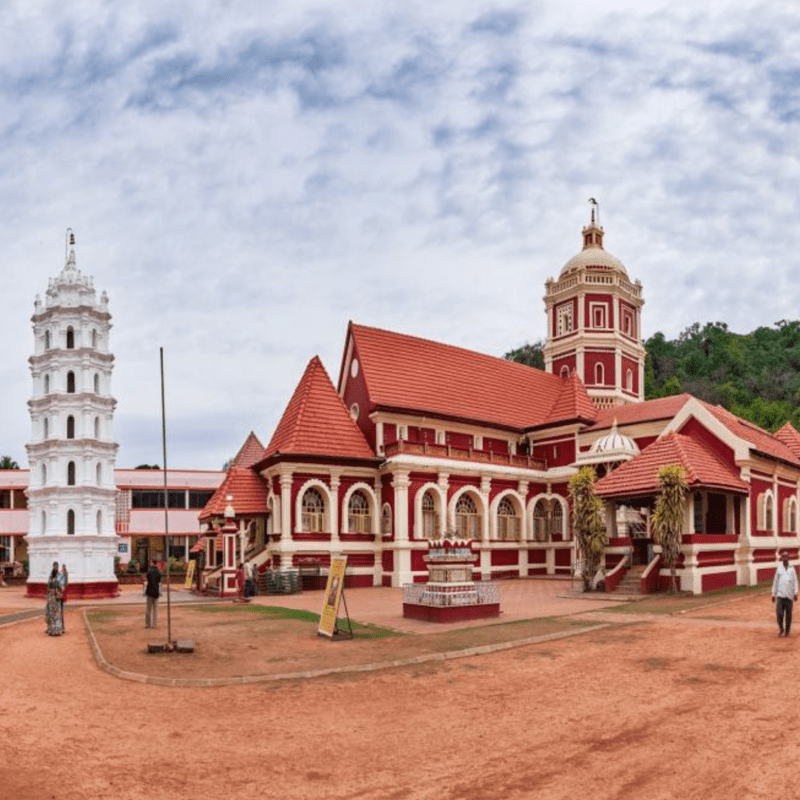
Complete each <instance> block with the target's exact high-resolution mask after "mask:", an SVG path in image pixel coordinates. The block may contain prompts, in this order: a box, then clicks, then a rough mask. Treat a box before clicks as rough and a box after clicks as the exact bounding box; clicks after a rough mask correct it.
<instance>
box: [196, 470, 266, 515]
mask: <svg viewBox="0 0 800 800" xmlns="http://www.w3.org/2000/svg"><path fill="white" fill-rule="evenodd" d="M228 495H232V496H233V500H232V501H231V502H232V503H233V510H234V511H235V512H236V516H237V517H239V516H245V517H246V516H251V515H253V514H266V512H267V483H266V481H265V480H264V479H263V478H262V477H261V476H260V475H258V474H256V473H255V472H253V470H251V469H248V468H246V467H231V468H230V469H229V470H228V472H227V474H226V475H225V480H224V481H222V483H221V484H220V486H219V488H218V489H217V490H216V492H214V494H213V495H212V496H211V499H210V500H209V501H208V502H207V503H206V505H205V508H204V509H203V510H202V511H201V512H200V515H199V519H201V520H206V519H209V518H210V517H221V516H223V515H224V513H225V508H226V506H227V505H228Z"/></svg>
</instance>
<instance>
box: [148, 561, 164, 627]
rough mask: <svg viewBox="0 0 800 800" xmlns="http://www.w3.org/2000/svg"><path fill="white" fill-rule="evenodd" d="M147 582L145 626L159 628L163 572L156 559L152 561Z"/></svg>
mask: <svg viewBox="0 0 800 800" xmlns="http://www.w3.org/2000/svg"><path fill="white" fill-rule="evenodd" d="M145 582H146V586H145V589H144V594H145V599H146V603H147V605H146V607H145V612H144V626H145V628H155V627H157V626H158V598H159V597H160V596H161V571H160V570H159V569H158V566H157V565H156V560H155V559H152V560H151V561H150V566H149V567H148V569H147V575H146V576H145Z"/></svg>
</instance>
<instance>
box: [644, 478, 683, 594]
mask: <svg viewBox="0 0 800 800" xmlns="http://www.w3.org/2000/svg"><path fill="white" fill-rule="evenodd" d="M658 482H659V484H660V485H661V491H660V492H659V495H658V497H657V498H656V506H655V510H654V512H653V533H654V534H655V540H656V543H657V544H660V545H661V557H662V558H663V559H664V564H665V565H666V566H667V567H669V571H670V575H671V576H672V594H675V593H676V592H677V590H678V587H677V580H676V578H675V566H676V564H677V563H678V559H679V558H680V555H681V534H682V533H683V518H684V510H685V506H686V492H687V490H688V486H687V485H686V473H685V472H684V471H683V467H681V466H680V465H677V464H676V465H667V466H664V467H661V469H660V470H659V471H658Z"/></svg>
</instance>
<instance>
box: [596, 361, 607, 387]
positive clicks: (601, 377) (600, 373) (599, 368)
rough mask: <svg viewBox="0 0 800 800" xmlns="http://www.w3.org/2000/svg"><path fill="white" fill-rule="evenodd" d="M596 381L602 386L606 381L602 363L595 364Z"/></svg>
mask: <svg viewBox="0 0 800 800" xmlns="http://www.w3.org/2000/svg"><path fill="white" fill-rule="evenodd" d="M594 382H595V383H596V384H597V385H598V386H602V385H603V384H604V383H605V382H606V376H605V370H604V369H603V365H602V364H595V365H594Z"/></svg>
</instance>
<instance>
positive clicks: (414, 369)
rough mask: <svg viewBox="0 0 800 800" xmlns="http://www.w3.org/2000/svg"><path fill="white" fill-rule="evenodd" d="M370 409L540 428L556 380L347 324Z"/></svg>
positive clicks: (555, 396) (556, 391)
mask: <svg viewBox="0 0 800 800" xmlns="http://www.w3.org/2000/svg"><path fill="white" fill-rule="evenodd" d="M348 331H349V334H350V335H352V337H353V339H354V341H355V347H356V351H357V353H358V358H359V359H360V361H361V368H362V370H363V374H364V380H365V381H366V384H367V390H368V393H369V397H370V399H371V401H372V403H374V404H375V406H379V407H383V408H393V409H403V410H408V411H412V412H417V413H423V414H428V415H441V416H443V417H450V418H454V417H455V418H459V419H466V420H471V421H477V422H484V423H488V424H490V425H492V424H494V425H500V426H504V427H510V428H517V429H524V428H528V427H532V426H536V425H541V424H543V423H545V422H546V421H547V420H548V418H549V412H550V410H551V409H554V408H555V406H556V403H557V402H558V400H559V399H560V397H561V394H562V392H563V391H564V383H563V382H562V380H561V378H559V377H558V376H556V375H551V374H549V373H546V372H542V371H541V370H538V369H533V368H531V367H528V366H525V365H524V364H517V363H515V362H513V361H506V360H505V359H503V358H497V357H495V356H487V355H484V354H482V353H476V352H474V351H472V350H465V349H463V348H461V347H454V346H452V345H449V344H442V343H440V342H433V341H431V340H429V339H420V338H417V337H415V336H407V335H406V334H402V333H394V332H392V331H385V330H381V329H379V328H368V327H365V326H363V325H356V324H355V323H353V322H351V323H350V326H349V329H348Z"/></svg>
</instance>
